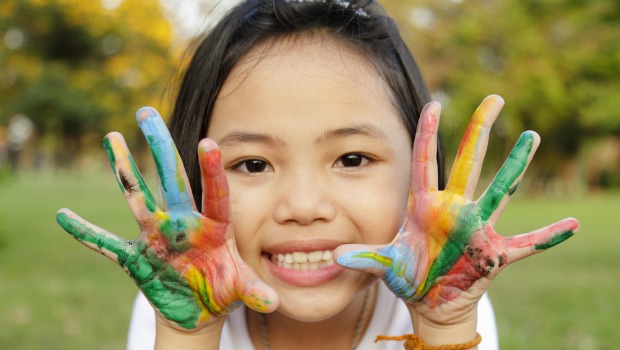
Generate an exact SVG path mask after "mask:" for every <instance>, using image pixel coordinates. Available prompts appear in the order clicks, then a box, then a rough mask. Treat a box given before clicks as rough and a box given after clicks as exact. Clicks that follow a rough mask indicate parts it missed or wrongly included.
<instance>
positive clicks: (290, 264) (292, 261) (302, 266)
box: [270, 250, 334, 271]
mask: <svg viewBox="0 0 620 350" xmlns="http://www.w3.org/2000/svg"><path fill="white" fill-rule="evenodd" d="M270 260H271V262H272V263H273V264H275V265H277V266H278V267H282V268H285V269H291V270H301V271H313V270H318V269H322V268H325V267H328V266H331V265H333V264H334V260H333V259H332V251H331V250H316V251H313V252H307V253H306V252H291V253H284V254H283V253H279V254H272V255H271V257H270Z"/></svg>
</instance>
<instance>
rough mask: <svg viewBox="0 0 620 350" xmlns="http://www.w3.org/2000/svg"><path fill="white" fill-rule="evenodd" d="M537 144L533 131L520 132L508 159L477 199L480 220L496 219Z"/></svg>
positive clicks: (516, 186) (522, 173)
mask: <svg viewBox="0 0 620 350" xmlns="http://www.w3.org/2000/svg"><path fill="white" fill-rule="evenodd" d="M539 144H540V136H538V134H537V133H535V132H534V131H526V132H524V133H523V134H521V136H520V137H519V139H518V140H517V143H515V145H514V147H513V148H512V151H510V154H509V155H508V159H506V161H505V162H504V164H503V165H502V167H501V168H500V169H499V171H498V172H497V175H496V176H495V178H494V179H493V182H491V184H490V185H489V187H488V188H487V190H486V191H485V192H484V193H483V194H482V196H480V199H479V200H478V208H479V213H480V217H481V218H482V220H488V219H490V218H491V217H492V216H493V223H494V222H495V221H497V218H498V217H499V214H501V211H502V209H503V208H504V207H505V206H506V204H507V203H508V200H509V199H510V196H511V195H512V194H513V193H514V192H515V191H516V190H517V188H518V187H519V183H520V182H521V179H522V178H523V175H524V174H525V169H527V166H528V165H529V164H530V161H531V160H532V158H533V157H534V153H536V149H537V148H538V145H539Z"/></svg>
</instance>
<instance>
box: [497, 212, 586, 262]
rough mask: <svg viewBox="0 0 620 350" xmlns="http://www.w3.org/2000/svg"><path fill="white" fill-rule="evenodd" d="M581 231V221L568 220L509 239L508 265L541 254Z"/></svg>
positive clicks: (507, 239)
mask: <svg viewBox="0 0 620 350" xmlns="http://www.w3.org/2000/svg"><path fill="white" fill-rule="evenodd" d="M578 230H579V221H577V219H574V218H567V219H564V220H562V221H558V222H556V223H554V224H551V225H549V226H547V227H543V228H541V229H538V230H536V231H533V232H530V233H526V234H522V235H518V236H513V237H508V238H506V241H507V243H508V254H507V259H508V263H509V264H511V263H513V262H515V261H519V260H521V259H523V258H527V257H528V256H530V255H534V254H536V253H540V252H542V251H543V250H546V249H548V248H551V247H553V246H555V245H557V244H560V243H562V242H564V241H565V240H567V239H569V238H570V237H572V236H573V235H574V234H575V232H577V231H578Z"/></svg>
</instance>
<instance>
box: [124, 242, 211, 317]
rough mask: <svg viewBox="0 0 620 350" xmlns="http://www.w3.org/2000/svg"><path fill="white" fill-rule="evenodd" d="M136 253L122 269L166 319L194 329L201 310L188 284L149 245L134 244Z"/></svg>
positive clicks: (142, 243)
mask: <svg viewBox="0 0 620 350" xmlns="http://www.w3.org/2000/svg"><path fill="white" fill-rule="evenodd" d="M135 252H136V254H131V255H130V256H129V257H128V259H127V260H126V262H125V264H124V265H123V266H124V267H125V268H126V269H127V272H128V273H129V275H130V276H131V277H132V278H133V279H134V282H135V283H136V284H137V285H138V287H139V288H140V290H142V292H143V293H144V295H145V296H146V297H147V298H148V299H149V300H150V301H151V303H152V304H153V305H154V306H155V307H156V308H157V309H158V310H159V311H160V312H161V313H162V314H163V315H164V316H165V317H166V318H167V319H169V320H172V321H174V322H176V323H177V324H178V325H179V326H181V327H183V328H185V329H193V328H195V327H196V322H197V321H198V319H199V317H200V313H201V308H200V305H199V301H198V300H196V297H195V295H194V292H193V291H192V289H191V288H190V286H189V284H188V283H187V281H185V279H184V278H183V276H182V275H181V274H180V273H179V271H177V270H175V269H174V268H173V267H172V266H171V265H170V264H169V263H168V262H166V261H165V260H162V259H161V258H159V257H158V256H157V255H156V253H155V252H154V251H153V250H152V249H151V248H150V247H149V246H148V245H147V244H146V243H144V242H135Z"/></svg>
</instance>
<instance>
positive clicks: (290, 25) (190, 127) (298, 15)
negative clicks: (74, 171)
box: [170, 0, 445, 208]
mask: <svg viewBox="0 0 620 350" xmlns="http://www.w3.org/2000/svg"><path fill="white" fill-rule="evenodd" d="M313 32H321V33H326V34H328V35H332V36H333V37H334V38H336V39H337V40H340V41H342V42H343V43H344V44H346V45H348V46H349V47H351V48H354V49H355V50H358V52H360V53H362V54H363V55H364V56H365V57H367V58H368V59H369V61H370V62H371V63H372V64H373V65H374V67H375V69H376V71H377V73H378V74H379V75H380V76H381V77H382V78H383V79H384V80H385V82H386V85H387V86H388V88H389V91H390V92H391V98H392V103H393V104H394V106H395V107H396V110H397V111H398V112H399V114H400V115H401V117H402V121H403V123H404V125H405V127H406V128H407V131H408V132H409V135H410V137H411V140H412V142H413V139H414V136H415V130H416V126H417V121H418V118H419V115H420V113H421V111H422V108H423V107H424V105H425V104H426V103H428V102H429V101H430V93H429V92H428V88H427V87H426V84H425V83H424V80H423V78H422V74H421V73H420V70H419V68H418V66H417V64H416V62H415V60H414V58H413V56H412V55H411V53H410V51H409V50H408V49H407V47H406V45H405V43H404V42H403V40H402V38H401V36H400V33H399V31H398V28H397V25H396V23H395V22H394V20H393V19H392V18H390V17H388V16H387V15H386V14H385V12H384V10H383V7H382V6H381V5H380V4H379V3H378V2H377V1H373V0H357V1H356V0H349V1H344V0H245V1H243V2H241V3H240V4H238V5H237V6H235V7H234V8H233V9H232V10H230V11H229V12H228V14H227V15H226V16H224V17H223V18H222V19H221V20H220V21H219V22H218V24H217V25H215V26H214V27H213V29H211V30H210V31H209V33H208V34H207V35H206V36H205V37H204V39H203V40H202V42H201V43H200V44H199V45H198V47H197V49H196V51H195V53H194V55H193V57H192V59H191V61H190V63H189V66H188V68H187V71H186V72H185V75H184V77H183V80H182V82H181V85H180V88H179V92H178V95H177V99H176V103H175V105H174V109H173V112H172V118H171V121H170V133H171V134H172V137H173V139H174V141H175V143H176V145H177V148H178V150H179V154H180V156H181V159H182V160H183V163H184V164H185V168H186V170H187V174H188V177H189V181H190V185H191V187H192V190H193V193H194V199H195V202H196V205H197V206H198V208H200V206H201V203H202V201H201V196H202V185H201V180H200V168H199V165H198V158H197V151H196V149H197V147H198V142H199V141H200V140H201V139H202V138H204V137H205V136H206V135H207V129H208V127H209V122H210V119H211V113H212V112H213V107H214V104H215V101H216V98H217V95H218V94H219V92H220V90H221V88H222V86H223V85H224V82H225V81H226V79H227V77H228V75H229V74H230V72H231V71H232V69H233V67H234V66H235V64H236V63H237V62H238V61H239V60H240V59H241V58H242V57H243V56H244V55H245V54H246V53H247V52H248V51H250V49H252V48H253V47H255V46H256V45H257V44H260V43H263V42H265V41H267V40H269V39H277V38H279V37H284V36H291V35H295V34H303V33H313ZM437 162H438V170H439V171H438V175H439V186H440V188H443V186H444V183H445V169H444V156H443V150H442V146H441V140H438V152H437Z"/></svg>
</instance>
